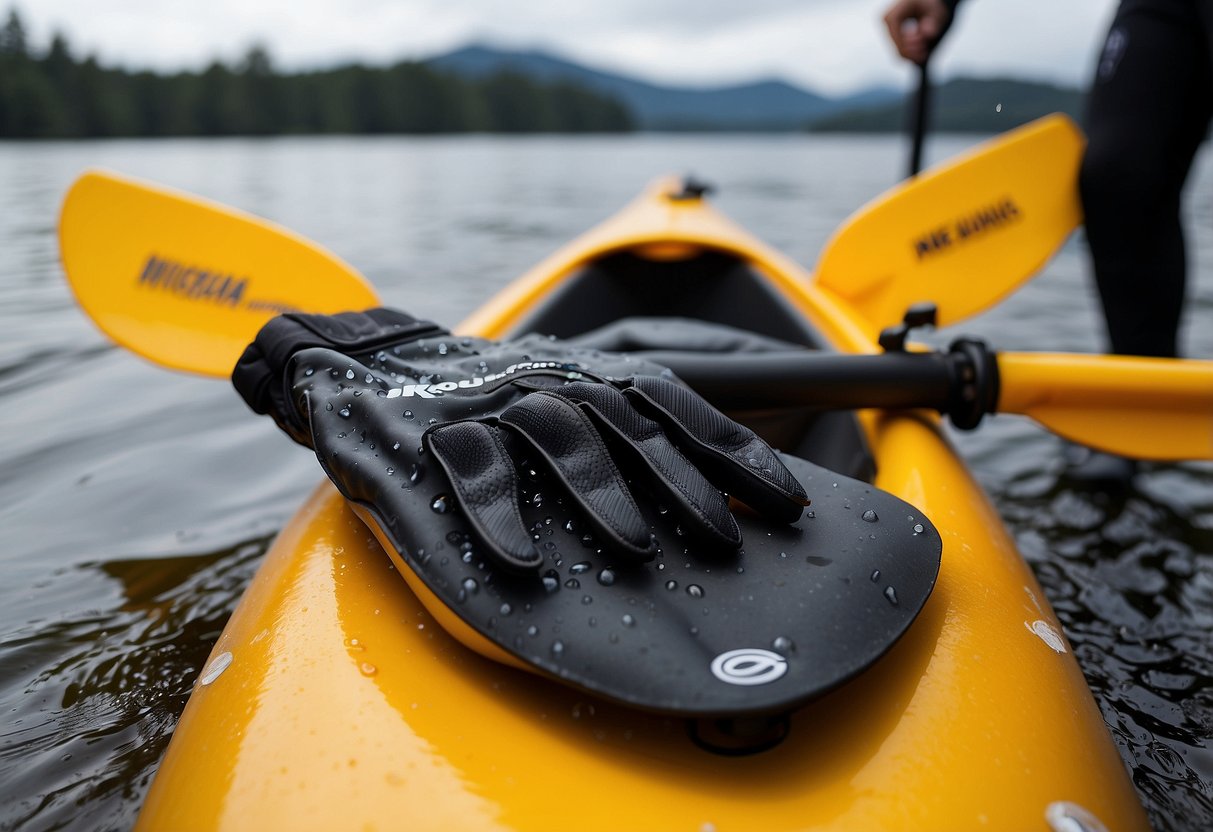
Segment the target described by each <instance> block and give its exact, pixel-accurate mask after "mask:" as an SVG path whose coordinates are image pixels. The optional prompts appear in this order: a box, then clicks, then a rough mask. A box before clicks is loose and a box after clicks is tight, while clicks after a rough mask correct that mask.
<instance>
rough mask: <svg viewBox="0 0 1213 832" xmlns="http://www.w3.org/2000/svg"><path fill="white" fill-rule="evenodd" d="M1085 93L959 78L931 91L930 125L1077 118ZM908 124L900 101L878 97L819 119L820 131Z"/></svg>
mask: <svg viewBox="0 0 1213 832" xmlns="http://www.w3.org/2000/svg"><path fill="white" fill-rule="evenodd" d="M1082 111H1083V93H1082V92H1080V91H1079V90H1077V89H1073V88H1068V87H1058V86H1054V85H1052V84H1042V83H1035V82H1030V81H1018V80H1015V79H1012V78H991V79H976V78H957V79H954V80H952V81H948V82H946V83H944V84H941V85H940V86H939V87H937V88H936V89H935V90H933V92H932V104H931V117H930V118H931V120H930V129H931V130H932V131H937V132H944V133H949V132H951V133H956V132H972V133H997V132H1000V131H1003V130H1010V129H1011V128H1012V127H1018V126H1019V125H1021V124H1024V123H1026V122H1029V121H1031V120H1032V119H1035V118H1039V117H1040V116H1043V115H1047V114H1049V113H1057V112H1061V113H1066V114H1067V115H1069V116H1071V117H1072V118H1074V119H1076V120H1077V119H1079V118H1080V116H1081V114H1082ZM905 125H906V106H905V104H904V103H902V102H888V101H886V102H880V103H877V104H876V105H875V106H867V107H856V108H854V109H852V110H849V111H847V112H843V113H837V114H835V115H832V116H828V117H826V118H823V119H820V120H817V121H815V122H814V123H813V124H812V126H811V128H810V129H812V130H815V131H821V132H890V133H891V132H897V131H899V130H904V129H905Z"/></svg>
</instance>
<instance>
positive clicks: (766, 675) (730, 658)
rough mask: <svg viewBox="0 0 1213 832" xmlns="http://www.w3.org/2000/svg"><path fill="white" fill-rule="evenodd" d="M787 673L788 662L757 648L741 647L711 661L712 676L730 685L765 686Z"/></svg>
mask: <svg viewBox="0 0 1213 832" xmlns="http://www.w3.org/2000/svg"><path fill="white" fill-rule="evenodd" d="M787 672H788V660H787V659H785V658H784V657H783V656H781V655H779V654H778V653H772V652H771V651H770V650H762V649H760V648H757V647H742V648H741V649H739V650H730V651H728V652H727V653H721V654H720V655H719V656H717V657H716V658H714V659H712V675H713V676H715V677H716V678H717V679H719V680H720V681H722V682H727V683H728V684H730V685H765V684H767V683H768V682H774V681H775V680H776V679H778V678H779V677H780V676H782V675H783V674H785V673H787Z"/></svg>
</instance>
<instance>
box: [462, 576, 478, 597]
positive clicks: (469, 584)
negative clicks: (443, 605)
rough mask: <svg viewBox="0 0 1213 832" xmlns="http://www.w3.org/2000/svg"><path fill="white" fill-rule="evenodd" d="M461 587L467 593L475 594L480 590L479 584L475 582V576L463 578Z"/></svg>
mask: <svg viewBox="0 0 1213 832" xmlns="http://www.w3.org/2000/svg"><path fill="white" fill-rule="evenodd" d="M463 588H464V590H465V591H466V592H467V594H468V595H475V594H476V593H477V592H479V591H480V584H478V583H476V579H475V578H464V579H463Z"/></svg>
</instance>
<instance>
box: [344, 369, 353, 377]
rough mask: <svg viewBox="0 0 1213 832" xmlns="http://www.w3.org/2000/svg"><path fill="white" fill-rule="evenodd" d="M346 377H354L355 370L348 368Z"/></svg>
mask: <svg viewBox="0 0 1213 832" xmlns="http://www.w3.org/2000/svg"><path fill="white" fill-rule="evenodd" d="M345 377H346V378H353V377H354V371H353V370H346V371H345Z"/></svg>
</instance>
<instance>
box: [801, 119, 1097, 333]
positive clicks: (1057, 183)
mask: <svg viewBox="0 0 1213 832" xmlns="http://www.w3.org/2000/svg"><path fill="white" fill-rule="evenodd" d="M1083 146H1084V140H1083V137H1082V135H1081V133H1080V132H1079V130H1078V128H1077V127H1075V126H1074V124H1073V122H1071V121H1070V120H1069V119H1068V118H1066V117H1065V116H1061V115H1053V116H1047V117H1045V118H1042V119H1039V120H1038V121H1035V122H1033V123H1031V124H1028V125H1026V126H1024V127H1021V128H1020V129H1018V130H1013V131H1011V132H1009V133H1006V134H1005V135H1003V136H1000V137H998V138H996V139H993V140H991V141H989V142H986V143H985V144H982V145H979V146H978V147H976V148H974V149H973V150H971V151H970V152H968V153H967V154H965V155H963V156H961V157H959V158H958V159H956V160H954V161H951V162H948V163H946V164H944V165H941V166H937V167H935V168H933V169H932V170H930V171H928V172H927V173H924V174H922V175H920V176H918V177H916V178H914V179H912V180H910V181H908V182H905V183H903V184H901V185H898V186H897V187H895V188H893V189H891V190H889V191H887V192H886V193H884V194H882V195H880V196H879V197H877V198H876V199H874V200H873V201H872V202H870V203H868V204H867V205H866V206H864V207H863V208H861V209H860V210H859V211H858V212H856V213H855V214H854V215H853V216H852V217H851V218H850V219H849V220H848V221H847V222H846V223H845V224H844V225H843V226H842V228H840V229H839V230H838V232H837V233H835V235H834V237H833V239H831V240H830V242H829V243H827V245H826V249H825V251H824V252H823V253H822V255H821V259H820V261H819V262H818V265H817V278H816V279H817V285H818V286H820V287H822V288H825V289H828V290H829V291H831V292H833V293H834V294H836V295H839V296H841V297H842V298H843V299H844V300H846V301H847V302H848V303H849V304H851V305H852V306H853V307H854V308H855V309H856V310H858V311H859V312H860V313H861V314H862V315H863V316H864V318H866V320H867V321H868V323H869V324H870V326H871V331H872V333H873V335H874V334H875V333H876V332H879V331H880V330H881V329H883V328H884V327H886V326H889V325H890V324H895V323H897V322H898V321H899V320H900V319H901V316H902V314H903V313H904V312H905V311H906V309H908V308H909V307H910V306H912V305H913V304H915V303H919V302H922V301H932V302H934V303H935V304H936V305H937V306H938V308H939V325H940V326H948V325H950V324H954V323H956V322H957V321H960V320H962V319H964V318H967V317H969V316H970V315H973V314H976V313H977V312H980V311H982V310H983V309H986V308H988V307H990V306H992V305H994V304H995V303H997V302H998V301H999V300H1001V299H1002V298H1003V297H1005V296H1006V295H1008V294H1009V293H1011V292H1012V291H1014V290H1015V289H1016V288H1018V287H1019V286H1020V285H1021V284H1023V283H1024V282H1026V281H1027V280H1028V279H1029V278H1031V277H1032V275H1033V274H1035V273H1036V272H1037V271H1038V270H1039V269H1040V268H1041V266H1043V265H1044V264H1045V262H1046V261H1048V259H1049V258H1050V257H1051V256H1052V255H1053V253H1054V252H1055V251H1056V250H1057V249H1058V247H1060V246H1061V244H1062V243H1063V242H1065V240H1066V238H1067V237H1068V236H1069V235H1070V232H1071V231H1073V230H1074V228H1075V227H1076V226H1077V225H1078V223H1079V221H1080V220H1081V218H1082V211H1081V207H1080V205H1079V201H1078V188H1077V177H1078V164H1079V161H1080V160H1081V157H1082V150H1083Z"/></svg>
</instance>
